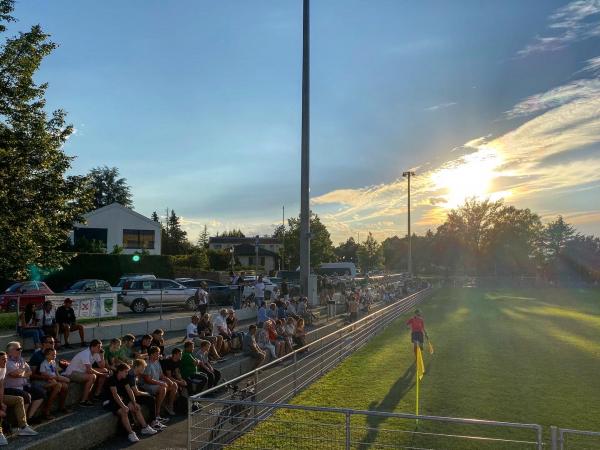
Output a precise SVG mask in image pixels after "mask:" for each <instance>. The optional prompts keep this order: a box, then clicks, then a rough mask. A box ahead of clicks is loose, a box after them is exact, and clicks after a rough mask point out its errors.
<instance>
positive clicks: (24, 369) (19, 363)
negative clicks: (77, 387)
mask: <svg viewBox="0 0 600 450" xmlns="http://www.w3.org/2000/svg"><path fill="white" fill-rule="evenodd" d="M6 350H7V353H8V361H7V363H6V378H5V380H4V394H5V395H14V396H18V397H23V402H24V403H25V404H26V405H29V408H28V411H27V418H28V419H31V418H32V417H33V416H34V415H35V413H36V412H37V410H38V409H39V408H40V406H42V403H43V402H44V400H45V398H46V392H45V391H44V389H42V388H40V387H39V386H33V385H32V384H31V383H30V381H29V377H30V376H31V369H30V367H29V365H28V364H27V363H26V362H25V360H24V359H23V358H22V356H21V353H22V351H23V347H22V346H21V344H20V343H19V342H9V343H8V344H7V346H6Z"/></svg>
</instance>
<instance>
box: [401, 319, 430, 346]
mask: <svg viewBox="0 0 600 450" xmlns="http://www.w3.org/2000/svg"><path fill="white" fill-rule="evenodd" d="M406 325H408V326H409V327H410V331H411V335H410V340H411V342H412V343H413V347H414V351H415V355H416V354H417V345H418V346H419V347H421V351H423V335H425V337H426V338H427V340H429V336H428V335H427V331H425V322H424V321H423V318H422V317H421V310H420V309H416V310H415V315H414V316H413V317H411V318H410V319H408V321H407V322H406Z"/></svg>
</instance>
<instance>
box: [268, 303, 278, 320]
mask: <svg viewBox="0 0 600 450" xmlns="http://www.w3.org/2000/svg"><path fill="white" fill-rule="evenodd" d="M267 318H269V319H270V320H277V305H276V304H275V303H274V302H273V303H271V304H269V309H268V310H267Z"/></svg>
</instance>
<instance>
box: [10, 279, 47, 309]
mask: <svg viewBox="0 0 600 450" xmlns="http://www.w3.org/2000/svg"><path fill="white" fill-rule="evenodd" d="M51 294H54V292H53V291H52V289H50V288H49V287H48V285H47V284H46V283H44V282H42V281H24V282H20V283H14V284H13V285H11V286H9V287H8V288H7V289H6V290H5V291H4V293H3V294H2V295H0V310H2V311H16V310H17V304H18V305H19V306H20V309H23V308H25V306H26V305H27V304H29V303H34V304H36V305H41V304H42V303H44V300H45V298H46V295H51ZM19 299H20V300H19Z"/></svg>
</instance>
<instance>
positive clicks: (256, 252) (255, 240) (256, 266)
mask: <svg viewBox="0 0 600 450" xmlns="http://www.w3.org/2000/svg"><path fill="white" fill-rule="evenodd" d="M259 240H260V238H259V237H258V234H257V235H256V238H254V253H255V261H254V272H255V274H256V281H258V243H259Z"/></svg>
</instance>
